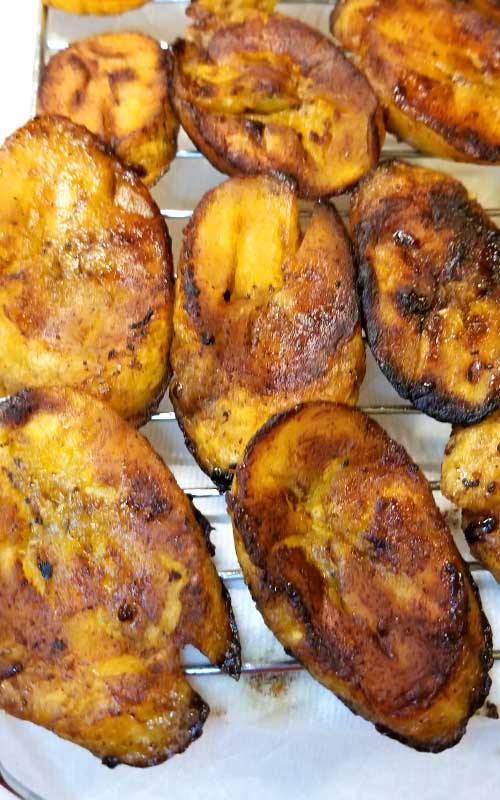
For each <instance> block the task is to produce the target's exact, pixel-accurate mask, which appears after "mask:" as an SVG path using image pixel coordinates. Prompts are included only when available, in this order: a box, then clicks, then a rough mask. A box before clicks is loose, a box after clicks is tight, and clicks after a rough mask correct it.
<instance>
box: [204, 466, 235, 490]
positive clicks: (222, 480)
mask: <svg viewBox="0 0 500 800" xmlns="http://www.w3.org/2000/svg"><path fill="white" fill-rule="evenodd" d="M210 477H211V478H212V480H213V482H214V483H215V485H216V486H217V489H218V490H219V492H221V494H222V493H223V492H225V491H227V490H228V489H230V488H231V484H232V482H233V475H232V473H231V472H227V471H226V470H224V469H221V468H220V467H214V469H213V470H212V472H211V474H210Z"/></svg>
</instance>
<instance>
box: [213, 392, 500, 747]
mask: <svg viewBox="0 0 500 800" xmlns="http://www.w3.org/2000/svg"><path fill="white" fill-rule="evenodd" d="M228 504H229V509H230V514H231V516H232V520H233V528H234V533H235V542H236V547H237V553H238V557H239V559H240V563H241V566H242V568H243V571H244V574H245V580H246V581H247V583H248V585H249V587H250V591H251V592H252V595H253V597H254V599H255V601H256V603H257V607H258V609H259V610H260V611H261V613H262V615H263V617H264V619H265V621H266V623H267V624H268V625H269V627H270V628H271V630H272V631H273V632H274V633H275V634H276V636H277V637H278V639H279V640H280V642H281V643H282V644H283V646H284V647H285V648H286V649H287V650H288V651H290V652H291V653H293V654H294V655H295V656H296V657H297V658H298V659H299V660H300V661H301V662H302V663H303V664H304V666H305V667H306V668H307V669H308V670H309V671H310V672H311V673H312V675H313V676H314V677H315V678H317V679H318V680H319V681H321V682H322V683H324V684H325V686H327V687H328V688H330V689H331V690H332V691H334V692H335V693H336V694H337V695H338V696H339V697H340V698H341V699H342V700H343V701H344V702H345V703H346V704H347V705H348V706H349V707H350V708H351V709H352V710H353V711H355V712H356V713H358V714H361V715H362V716H364V717H365V718H366V719H368V720H370V721H372V722H373V723H375V725H376V726H377V728H378V729H379V730H381V731H382V732H384V733H386V734H389V735H390V736H393V737H395V738H397V739H400V740H401V741H402V742H404V743H406V744H409V745H411V746H413V747H415V748H416V749H418V750H429V751H434V752H437V751H440V750H443V749H445V748H447V747H450V746H452V745H453V744H455V743H456V742H457V741H458V740H459V739H460V738H461V736H462V735H463V733H464V731H465V726H466V724H467V720H468V719H469V717H470V716H471V714H473V713H474V711H475V710H476V709H477V708H478V707H479V706H480V705H481V704H482V703H483V701H484V699H485V696H486V694H487V692H488V689H489V686H490V679H489V677H488V675H487V671H488V669H489V668H490V666H491V663H492V662H491V632H490V630H489V626H488V624H487V621H486V619H485V617H484V615H483V612H482V610H481V605H480V602H479V597H478V594H477V590H476V587H475V585H474V583H473V582H472V579H471V577H470V575H469V573H468V571H467V568H466V566H465V564H464V563H463V561H462V559H461V557H460V555H459V553H458V551H457V549H456V547H455V545H454V542H453V539H452V537H451V534H450V532H449V531H448V529H447V527H446V525H445V523H444V521H443V518H442V517H441V515H440V513H439V511H438V509H437V507H436V505H435V502H434V499H433V497H432V493H431V490H430V488H429V485H428V484H427V482H426V480H425V478H424V476H423V475H422V473H421V472H420V470H419V469H418V467H417V466H416V465H415V464H413V463H412V462H411V460H410V459H409V457H408V456H407V454H406V452H405V451H404V450H403V448H402V447H400V446H399V445H398V444H396V443H395V442H394V441H392V440H391V439H389V437H388V436H387V435H386V434H385V433H384V431H383V430H382V429H381V428H380V427H379V426H378V425H377V424H376V423H375V422H373V421H372V420H370V419H369V418H368V417H367V416H365V415H364V414H362V413H361V412H360V411H357V410H354V409H349V408H347V407H345V406H337V405H334V404H330V403H309V404H305V405H304V406H299V407H297V408H295V409H294V410H292V411H290V412H288V413H285V414H283V415H281V416H277V417H275V418H274V419H273V420H272V421H271V422H270V423H268V424H267V425H265V426H264V427H263V428H262V429H261V430H260V431H259V432H258V433H257V434H256V436H255V437H254V438H253V439H252V440H251V442H250V444H249V445H248V447H247V449H246V452H245V456H244V459H243V461H242V463H241V465H240V466H239V468H238V471H237V473H236V478H235V481H234V483H233V489H232V493H231V495H230V496H229V499H228Z"/></svg>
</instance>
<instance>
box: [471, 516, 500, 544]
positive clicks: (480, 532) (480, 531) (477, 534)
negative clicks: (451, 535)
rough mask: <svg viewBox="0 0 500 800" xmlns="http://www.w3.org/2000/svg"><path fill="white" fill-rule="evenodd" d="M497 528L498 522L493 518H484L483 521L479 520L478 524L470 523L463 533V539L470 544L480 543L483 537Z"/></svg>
mask: <svg viewBox="0 0 500 800" xmlns="http://www.w3.org/2000/svg"><path fill="white" fill-rule="evenodd" d="M497 527H498V520H497V518H496V517H493V516H492V517H485V518H484V519H481V520H479V522H470V523H469V524H468V525H467V527H466V529H465V531H464V533H465V538H466V539H467V541H468V542H470V543H471V544H474V543H475V542H480V541H482V540H483V539H484V537H485V536H488V534H489V533H493V531H495V530H496V529H497Z"/></svg>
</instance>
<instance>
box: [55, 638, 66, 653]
mask: <svg viewBox="0 0 500 800" xmlns="http://www.w3.org/2000/svg"><path fill="white" fill-rule="evenodd" d="M52 650H53V651H54V652H62V651H63V650H66V642H64V641H63V640H62V639H54V641H53V642H52Z"/></svg>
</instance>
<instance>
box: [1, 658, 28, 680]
mask: <svg viewBox="0 0 500 800" xmlns="http://www.w3.org/2000/svg"><path fill="white" fill-rule="evenodd" d="M22 671H23V665H22V664H21V663H20V662H19V661H16V662H15V663H14V664H11V665H10V667H7V669H5V670H4V671H3V672H2V673H0V681H4V680H7V679H8V678H13V677H14V676H15V675H19V673H20V672H22Z"/></svg>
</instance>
